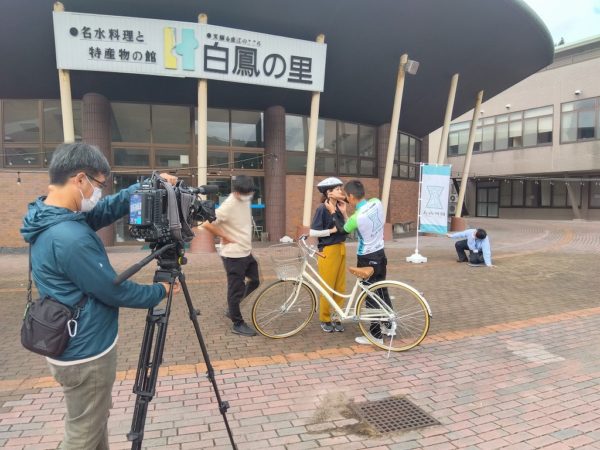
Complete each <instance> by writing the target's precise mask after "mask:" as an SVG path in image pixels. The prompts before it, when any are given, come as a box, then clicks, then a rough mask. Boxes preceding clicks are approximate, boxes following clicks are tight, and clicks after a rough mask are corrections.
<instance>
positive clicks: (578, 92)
mask: <svg viewBox="0 0 600 450" xmlns="http://www.w3.org/2000/svg"><path fill="white" fill-rule="evenodd" d="M573 94H575V95H581V89H577V90H576V91H575V92H573Z"/></svg>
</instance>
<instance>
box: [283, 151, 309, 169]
mask: <svg viewBox="0 0 600 450" xmlns="http://www.w3.org/2000/svg"><path fill="white" fill-rule="evenodd" d="M286 166H287V170H288V172H293V173H306V153H292V152H289V153H288V154H287V155H286Z"/></svg>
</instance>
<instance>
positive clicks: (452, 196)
mask: <svg viewBox="0 0 600 450" xmlns="http://www.w3.org/2000/svg"><path fill="white" fill-rule="evenodd" d="M449 201H450V203H456V202H458V194H450V197H449Z"/></svg>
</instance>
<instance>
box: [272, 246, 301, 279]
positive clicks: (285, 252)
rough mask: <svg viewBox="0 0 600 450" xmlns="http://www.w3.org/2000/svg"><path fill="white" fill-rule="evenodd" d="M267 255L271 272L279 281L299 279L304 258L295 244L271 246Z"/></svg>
mask: <svg viewBox="0 0 600 450" xmlns="http://www.w3.org/2000/svg"><path fill="white" fill-rule="evenodd" d="M269 253H270V256H271V261H272V262H273V270H275V273H276V274H277V277H278V278H279V279H280V280H286V279H290V278H299V277H300V275H301V274H302V266H303V264H304V258H305V256H304V254H303V253H302V250H301V249H300V248H298V245H297V244H295V243H294V244H277V245H272V246H271V247H269Z"/></svg>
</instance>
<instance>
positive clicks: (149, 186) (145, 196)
mask: <svg viewBox="0 0 600 450" xmlns="http://www.w3.org/2000/svg"><path fill="white" fill-rule="evenodd" d="M216 192H218V187H217V186H200V187H197V188H190V187H188V186H186V185H185V183H184V182H183V181H182V180H180V181H178V182H177V184H176V185H175V186H172V185H171V184H169V183H168V182H167V181H165V180H164V179H162V178H161V177H160V175H159V174H158V173H157V172H154V173H153V174H152V176H151V177H150V178H149V179H147V180H145V181H143V182H142V183H141V186H140V188H139V189H138V190H136V191H135V192H134V193H133V194H131V196H130V197H129V225H130V226H131V227H130V234H131V237H133V238H134V239H144V240H145V241H146V242H157V243H159V244H167V243H170V242H176V241H179V242H189V241H191V240H192V238H193V237H194V232H193V231H192V226H193V222H194V221H197V222H204V221H206V220H208V221H209V222H212V221H213V220H215V218H216V216H215V205H214V202H212V201H210V200H202V199H200V198H198V195H199V194H202V195H205V194H210V193H216Z"/></svg>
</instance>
